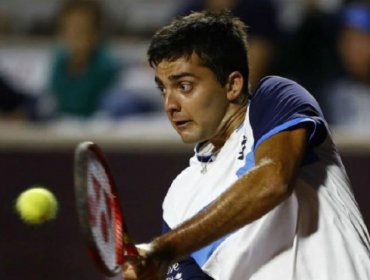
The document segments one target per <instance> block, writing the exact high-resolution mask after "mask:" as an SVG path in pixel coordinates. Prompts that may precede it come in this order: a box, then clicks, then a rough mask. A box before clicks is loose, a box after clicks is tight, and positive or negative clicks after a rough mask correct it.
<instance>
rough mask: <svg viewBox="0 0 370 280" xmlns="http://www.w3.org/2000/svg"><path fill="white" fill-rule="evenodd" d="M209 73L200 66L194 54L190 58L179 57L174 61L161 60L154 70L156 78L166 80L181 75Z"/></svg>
mask: <svg viewBox="0 0 370 280" xmlns="http://www.w3.org/2000/svg"><path fill="white" fill-rule="evenodd" d="M207 70H208V71H210V70H209V69H208V68H207V67H205V66H203V65H201V63H200V60H199V57H198V56H197V55H196V54H193V55H191V56H190V57H186V56H183V57H180V58H178V59H175V60H163V61H161V62H160V63H159V64H158V65H157V67H156V68H155V75H156V77H157V78H160V79H161V80H163V79H168V78H170V77H171V76H174V75H175V76H176V75H179V74H182V73H192V74H195V73H200V72H204V71H207Z"/></svg>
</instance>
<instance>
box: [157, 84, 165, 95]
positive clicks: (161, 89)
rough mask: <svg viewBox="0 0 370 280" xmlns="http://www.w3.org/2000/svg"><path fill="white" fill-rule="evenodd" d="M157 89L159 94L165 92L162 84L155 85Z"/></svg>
mask: <svg viewBox="0 0 370 280" xmlns="http://www.w3.org/2000/svg"><path fill="white" fill-rule="evenodd" d="M157 89H158V90H159V92H160V93H161V95H162V96H164V94H165V88H164V87H163V86H157Z"/></svg>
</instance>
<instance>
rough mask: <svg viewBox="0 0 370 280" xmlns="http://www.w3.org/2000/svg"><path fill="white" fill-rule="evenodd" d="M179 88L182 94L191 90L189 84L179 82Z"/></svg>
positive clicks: (191, 87)
mask: <svg viewBox="0 0 370 280" xmlns="http://www.w3.org/2000/svg"><path fill="white" fill-rule="evenodd" d="M179 88H180V90H181V91H182V92H189V91H191V90H192V89H193V85H192V84H191V83H189V82H181V83H180V84H179Z"/></svg>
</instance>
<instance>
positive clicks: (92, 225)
mask: <svg viewBox="0 0 370 280" xmlns="http://www.w3.org/2000/svg"><path fill="white" fill-rule="evenodd" d="M74 164H75V165H74V181H75V196H76V203H77V212H78V215H79V220H80V225H81V228H82V231H83V234H84V235H85V237H86V240H87V245H88V248H89V251H90V253H91V256H92V258H93V259H94V261H95V263H96V264H97V266H98V267H99V268H100V270H101V271H102V272H103V274H104V275H106V276H115V275H117V274H119V273H120V272H121V266H122V264H123V263H124V262H125V259H126V258H127V257H135V256H138V251H137V249H136V247H135V245H134V244H133V243H132V242H131V239H130V238H129V235H128V233H127V227H126V226H125V222H124V218H123V215H122V210H121V207H120V203H119V198H118V193H117V189H116V186H115V184H114V181H113V177H112V174H111V172H110V169H109V166H108V163H107V161H106V159H105V157H104V155H103V152H102V150H101V149H100V148H99V147H98V145H96V144H94V143H93V142H82V143H80V144H79V145H78V146H77V148H76V150H75V162H74Z"/></svg>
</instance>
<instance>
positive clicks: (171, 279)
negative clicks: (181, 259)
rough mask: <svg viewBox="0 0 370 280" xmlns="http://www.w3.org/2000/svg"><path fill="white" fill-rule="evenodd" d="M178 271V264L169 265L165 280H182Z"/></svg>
mask: <svg viewBox="0 0 370 280" xmlns="http://www.w3.org/2000/svg"><path fill="white" fill-rule="evenodd" d="M179 270H180V265H179V263H174V264H173V265H171V266H170V267H169V268H168V271H167V277H166V280H183V278H182V273H180V272H179ZM171 274H172V275H171ZM173 274H175V275H173Z"/></svg>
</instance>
